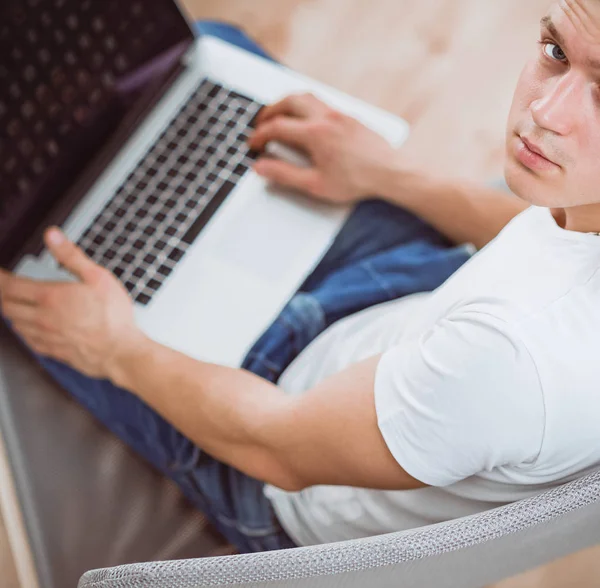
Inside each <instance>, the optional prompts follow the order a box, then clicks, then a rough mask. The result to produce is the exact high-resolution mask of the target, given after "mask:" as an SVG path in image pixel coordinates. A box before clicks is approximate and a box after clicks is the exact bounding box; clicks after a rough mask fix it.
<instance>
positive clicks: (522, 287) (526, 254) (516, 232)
mask: <svg viewBox="0 0 600 588" xmlns="http://www.w3.org/2000/svg"><path fill="white" fill-rule="evenodd" d="M599 268H600V237H599V236H596V235H591V234H585V233H578V232H573V231H566V230H564V229H561V228H560V227H559V226H558V225H557V224H556V222H555V221H554V219H553V217H552V215H551V213H550V211H549V210H548V209H546V208H539V207H531V208H529V209H528V210H526V211H525V212H523V213H522V214H520V215H519V216H518V217H516V218H515V219H513V220H512V221H511V222H510V223H509V224H508V225H507V226H506V227H505V228H504V230H503V231H502V232H501V233H500V235H498V237H497V238H496V239H495V240H494V241H493V242H492V243H490V244H489V245H487V246H486V247H485V248H484V249H483V250H482V251H480V252H479V253H477V254H476V255H474V256H473V257H472V258H471V259H470V260H469V261H468V262H467V263H466V264H465V265H464V266H463V267H462V268H461V269H460V270H459V271H458V272H457V273H456V274H454V275H453V276H452V277H451V278H450V279H449V280H448V281H447V282H446V283H445V284H443V285H442V286H441V287H440V288H438V289H437V290H436V291H435V292H433V293H430V294H418V295H415V296H410V297H407V298H404V299H401V300H397V301H393V302H388V303H385V304H382V305H379V306H377V307H374V308H371V309H368V310H365V311H363V312H361V313H359V314H356V315H353V316H351V317H348V318H346V319H344V320H343V321H340V322H338V323H336V324H335V325H333V326H332V327H331V328H330V329H328V330H327V331H325V332H324V333H323V334H321V336H319V337H318V338H317V339H316V340H315V341H313V343H312V344H311V345H310V346H309V347H307V348H306V350H305V351H304V352H303V353H302V354H301V355H300V356H299V357H298V358H297V359H296V360H295V361H294V362H293V363H292V364H291V365H290V366H289V368H288V369H287V370H286V372H285V373H284V374H283V376H282V379H281V381H280V384H281V386H282V388H283V389H284V390H285V391H286V392H288V393H291V394H300V393H302V392H304V391H306V390H308V389H309V388H311V387H313V386H314V385H315V384H317V383H318V382H319V381H320V380H322V379H323V378H325V377H327V376H329V375H331V374H334V373H336V372H339V371H340V370H343V369H344V368H346V367H348V366H349V365H351V364H353V363H355V362H357V361H360V360H362V359H365V358H367V357H369V356H372V355H374V354H377V353H384V354H383V357H382V359H381V361H380V363H379V366H378V368H377V373H376V379H375V404H376V409H377V415H378V421H379V427H380V430H381V432H382V434H383V437H384V439H385V441H386V443H387V445H388V447H389V449H390V451H391V453H392V454H393V455H394V457H395V458H396V460H397V461H398V463H399V464H400V465H401V466H402V467H403V468H404V469H405V470H406V471H407V472H408V473H409V474H411V475H412V476H413V477H415V478H417V479H418V480H421V481H422V482H424V483H426V484H430V485H431V487H429V488H423V489H418V490H404V491H378V490H367V489H361V488H350V487H334V486H315V487H312V488H308V489H307V490H303V491H301V492H296V493H288V492H284V491H282V490H279V489H277V488H273V487H267V488H266V489H265V492H266V494H267V496H269V497H270V498H271V500H272V502H273V505H274V508H275V510H276V512H277V514H278V517H279V518H280V520H281V523H282V525H283V526H284V528H285V529H286V530H287V532H288V533H289V534H290V536H291V537H292V538H293V539H294V540H295V541H296V542H297V543H298V544H300V545H310V544H316V543H325V542H331V541H340V540H345V539H354V538H358V537H365V536H370V535H375V534H381V533H388V532H394V531H399V530H402V529H407V528H412V527H416V526H421V525H426V524H431V523H436V522H440V521H445V520H449V519H453V518H457V517H461V516H465V515H469V514H473V513H476V512H480V511H482V510H486V509H489V508H493V507H495V506H499V505H501V504H506V503H508V502H512V501H515V500H518V499H521V498H525V497H529V496H532V495H534V494H537V493H538V492H540V491H542V490H545V489H547V488H550V487H552V486H555V485H557V484H559V483H563V482H566V481H569V480H572V479H574V478H576V477H578V476H579V475H582V474H583V473H585V472H587V471H590V470H591V469H593V468H595V467H597V466H598V465H600V273H599V272H598V269H599ZM340 411H343V406H341V407H340Z"/></svg>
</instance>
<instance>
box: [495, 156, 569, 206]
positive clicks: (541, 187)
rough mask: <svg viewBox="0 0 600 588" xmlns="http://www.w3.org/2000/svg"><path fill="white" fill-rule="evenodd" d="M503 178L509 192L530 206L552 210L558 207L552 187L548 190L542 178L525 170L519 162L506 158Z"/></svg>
mask: <svg viewBox="0 0 600 588" xmlns="http://www.w3.org/2000/svg"><path fill="white" fill-rule="evenodd" d="M504 178H505V180H506V183H507V184H508V187H509V188H510V190H511V192H512V193H513V194H515V195H516V196H518V197H519V198H521V200H524V201H525V202H528V203H529V204H532V205H533V206H544V207H548V208H552V207H555V206H560V204H558V203H557V202H556V201H555V200H556V198H555V197H553V195H554V193H555V189H554V187H553V188H551V189H549V187H548V185H547V184H546V183H545V182H544V180H543V179H542V178H540V177H539V176H536V175H535V174H534V173H531V172H530V171H528V170H527V169H525V168H524V167H523V166H522V165H521V164H520V163H519V162H517V161H513V160H512V159H511V158H510V157H507V159H506V162H505V165H504Z"/></svg>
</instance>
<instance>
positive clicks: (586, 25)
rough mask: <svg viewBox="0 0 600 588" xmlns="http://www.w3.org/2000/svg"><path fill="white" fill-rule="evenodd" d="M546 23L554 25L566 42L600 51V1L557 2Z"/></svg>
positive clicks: (575, 0)
mask: <svg viewBox="0 0 600 588" xmlns="http://www.w3.org/2000/svg"><path fill="white" fill-rule="evenodd" d="M544 22H549V23H550V26H552V25H553V26H554V27H555V28H556V30H557V31H558V33H559V34H560V35H562V37H563V39H565V40H568V41H571V42H572V43H573V42H576V41H581V42H582V43H585V44H587V45H590V46H592V47H597V48H598V49H600V0H557V1H555V2H553V4H552V5H551V6H550V8H549V10H548V12H547V14H546V16H545V17H544V18H543V19H542V23H544Z"/></svg>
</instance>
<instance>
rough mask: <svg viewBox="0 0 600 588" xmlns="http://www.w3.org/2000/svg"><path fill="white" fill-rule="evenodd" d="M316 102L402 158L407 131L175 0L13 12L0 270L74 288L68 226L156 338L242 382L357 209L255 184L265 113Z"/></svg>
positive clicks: (6, 62)
mask: <svg viewBox="0 0 600 588" xmlns="http://www.w3.org/2000/svg"><path fill="white" fill-rule="evenodd" d="M306 91H311V92H313V93H315V94H316V95H317V96H319V97H320V98H322V99H323V100H325V101H326V102H328V103H329V104H331V105H332V106H334V107H336V108H338V109H340V110H342V111H345V112H347V113H349V114H351V115H353V116H355V117H357V118H359V119H360V120H362V121H363V122H364V123H365V124H367V125H368V126H370V127H371V128H373V129H374V130H376V131H378V132H380V133H381V134H382V135H384V136H385V137H386V138H387V139H388V140H389V141H390V142H391V143H392V144H394V145H396V146H398V145H400V144H401V143H402V142H403V141H404V139H405V138H406V136H407V124H406V123H405V122H404V121H403V120H401V119H399V118H397V117H395V116H393V115H391V114H389V113H386V112H384V111H382V110H379V109H377V108H375V107H373V106H369V105H366V104H364V103H362V102H360V101H358V100H355V99H353V98H351V97H349V96H346V95H344V94H342V93H340V92H338V91H335V90H333V89H331V88H328V87H326V86H325V85H323V84H320V83H318V82H315V81H312V80H310V79H307V78H306V77H303V76H301V75H299V74H297V73H294V72H292V71H290V70H288V69H286V68H285V67H282V66H279V65H276V64H273V63H271V62H269V61H267V60H265V59H263V58H260V57H256V56H253V55H250V54H248V53H247V52H244V51H242V50H240V49H238V48H236V47H234V46H232V45H229V44H227V43H224V42H222V41H220V40H217V39H216V38H212V37H203V38H195V36H194V34H193V31H192V28H191V26H190V24H189V23H188V21H187V20H186V18H185V16H184V15H183V13H182V11H181V10H180V8H179V7H178V5H177V3H176V2H174V1H173V0H152V2H143V1H142V0H131V1H128V2H121V1H119V0H102V1H100V0H0V194H1V197H0V266H4V267H9V268H11V269H13V270H14V271H16V272H17V273H18V274H21V275H24V276H29V277H33V278H37V279H48V280H62V279H64V280H68V279H72V277H71V276H70V275H68V274H67V273H66V272H64V271H62V270H61V268H59V267H57V265H56V263H55V262H54V261H53V260H52V259H51V257H50V256H49V254H48V253H47V251H45V250H44V249H43V246H42V233H43V230H44V228H45V227H47V226H48V225H49V224H58V225H60V226H62V227H63V229H64V230H65V232H66V234H67V235H68V236H69V238H71V239H72V240H73V241H75V242H77V243H78V244H79V245H80V246H81V247H82V248H83V249H84V251H85V252H86V253H87V254H88V255H89V256H90V257H91V258H92V259H94V260H95V261H96V262H98V263H99V264H101V265H103V266H104V267H106V268H108V269H110V270H111V271H112V272H113V273H114V274H115V275H116V276H117V277H118V278H119V279H120V280H121V281H122V282H123V284H124V285H125V286H126V288H127V289H128V291H129V293H130V294H131V296H132V298H133V300H134V301H135V309H136V319H137V321H138V323H139V325H140V327H141V328H142V329H143V330H144V331H145V332H146V333H147V334H148V336H150V337H151V338H153V339H154V340H156V341H159V342H161V343H163V344H165V345H168V346H169V347H172V348H174V349H177V350H179V351H182V352H184V353H186V354H188V355H190V356H191V357H194V358H197V359H201V360H205V361H212V362H217V363H220V364H223V365H228V366H239V365H240V364H241V362H242V360H243V358H244V356H245V354H246V352H247V351H248V350H249V348H250V347H251V345H252V344H253V342H254V341H255V340H256V339H257V338H258V337H259V335H260V334H261V333H262V332H263V331H264V330H265V329H266V328H267V327H268V325H269V324H270V323H271V322H272V321H273V319H274V318H275V317H276V316H277V315H278V313H279V312H280V311H281V309H282V307H283V306H284V305H285V303H286V302H287V301H288V300H289V298H290V297H291V296H292V295H293V293H294V292H295V291H296V290H297V288H298V287H299V286H300V285H301V283H302V282H303V281H304V279H305V278H306V277H307V275H308V274H309V273H310V271H311V270H312V269H313V268H314V267H315V266H316V264H317V263H318V262H319V260H320V259H321V258H322V256H323V255H324V253H325V252H326V251H327V249H328V247H329V246H330V244H331V242H332V241H333V239H334V238H335V236H336V234H337V233H338V231H339V229H340V227H341V225H342V224H343V222H344V220H345V219H346V217H347V216H348V213H349V209H348V208H343V207H330V206H327V205H325V204H322V203H317V202H315V201H313V200H311V199H309V198H307V197H305V196H302V195H300V194H292V193H285V192H284V191H282V190H280V189H276V188H273V187H272V186H269V185H267V183H266V182H265V181H264V180H263V179H261V178H260V177H258V175H257V174H255V173H254V172H253V171H252V170H251V166H252V163H253V161H254V160H255V158H256V157H257V154H255V153H251V152H250V151H249V149H248V147H247V145H246V140H247V138H248V137H249V135H250V133H251V132H252V123H253V119H254V118H255V116H256V114H257V113H258V112H259V110H260V109H261V107H262V106H263V105H265V104H268V103H272V102H274V101H276V100H278V99H280V98H282V97H284V96H285V95H288V94H290V93H297V92H306Z"/></svg>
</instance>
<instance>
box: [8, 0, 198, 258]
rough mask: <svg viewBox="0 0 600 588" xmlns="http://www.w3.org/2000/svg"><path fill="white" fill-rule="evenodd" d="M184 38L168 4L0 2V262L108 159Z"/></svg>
mask: <svg viewBox="0 0 600 588" xmlns="http://www.w3.org/2000/svg"><path fill="white" fill-rule="evenodd" d="M192 41H193V34H192V32H191V30H190V28H189V27H188V24H187V22H186V20H185V18H184V17H183V16H182V15H181V13H180V12H179V10H178V7H177V5H176V4H175V2H174V1H173V0H151V1H148V0H0V266H3V265H4V266H5V265H8V264H10V262H11V260H14V256H15V255H16V254H17V253H18V252H19V251H20V250H21V249H22V247H23V246H24V244H25V243H26V242H27V241H28V239H29V238H30V237H31V235H32V233H33V232H34V231H35V230H36V229H38V228H39V227H40V224H41V223H42V222H43V221H44V219H45V218H46V217H47V215H48V214H49V213H50V211H51V210H52V209H53V208H54V207H56V206H57V205H58V204H59V203H60V201H61V199H62V197H63V196H64V195H65V194H67V193H69V192H70V191H72V188H73V186H74V185H75V183H76V182H79V181H81V179H82V177H85V176H86V175H88V176H89V175H90V174H93V173H94V171H93V169H92V168H93V166H92V162H97V161H98V155H99V154H100V153H103V154H104V156H105V157H106V155H107V152H109V153H108V155H109V157H110V152H111V151H112V154H114V152H115V150H116V149H118V146H119V144H122V141H123V140H124V139H125V138H126V137H127V136H128V135H129V134H131V131H132V130H133V129H134V128H135V126H136V121H139V119H140V113H141V112H142V111H143V109H144V108H147V107H148V105H149V104H151V103H152V101H153V100H155V99H156V98H157V96H159V95H160V94H161V93H162V92H163V91H164V90H165V85H166V81H167V80H168V79H170V78H171V77H172V76H173V72H174V71H175V70H176V68H178V67H179V66H180V57H181V55H182V54H183V53H184V52H185V50H186V49H187V48H188V47H189V45H190V43H191V42H192Z"/></svg>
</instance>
